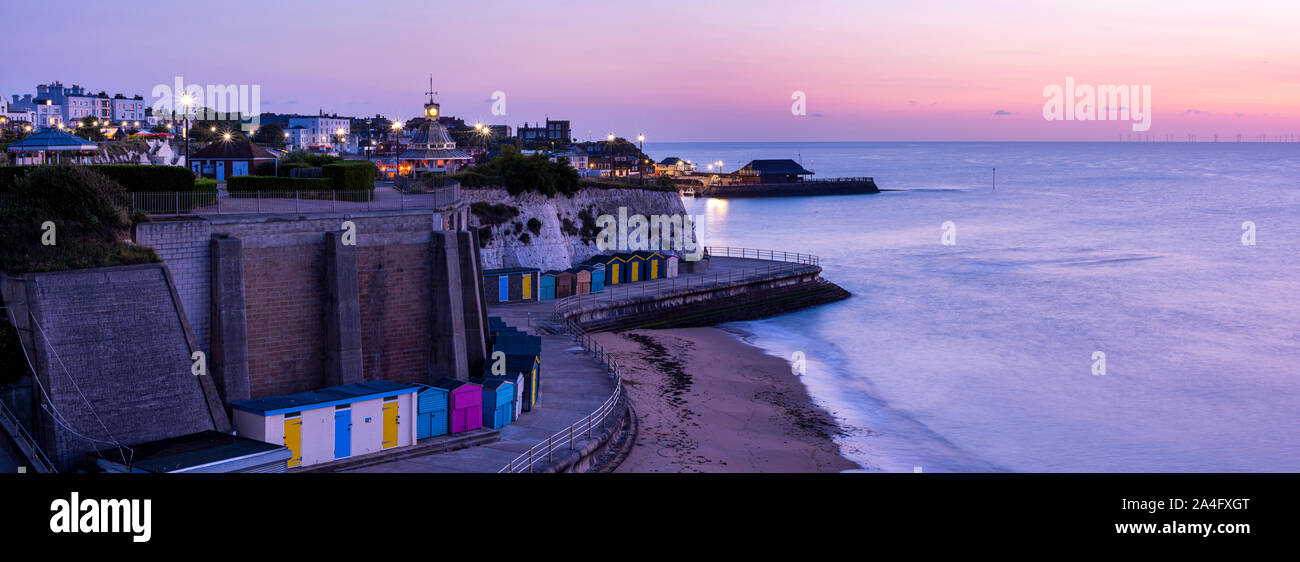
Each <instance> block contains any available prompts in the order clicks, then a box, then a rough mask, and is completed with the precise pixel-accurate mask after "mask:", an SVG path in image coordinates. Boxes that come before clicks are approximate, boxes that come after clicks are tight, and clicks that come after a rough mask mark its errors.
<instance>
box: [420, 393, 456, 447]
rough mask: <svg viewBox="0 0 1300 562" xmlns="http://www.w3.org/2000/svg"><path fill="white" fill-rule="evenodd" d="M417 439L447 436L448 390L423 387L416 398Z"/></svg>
mask: <svg viewBox="0 0 1300 562" xmlns="http://www.w3.org/2000/svg"><path fill="white" fill-rule="evenodd" d="M415 402H416V407H415V415H416V417H415V438H416V439H425V438H428V437H436V436H438V435H446V433H447V428H448V421H447V402H448V396H447V389H445V388H438V387H433V386H428V385H422V386H421V388H420V391H419V392H418V393H417V396H416V400H415Z"/></svg>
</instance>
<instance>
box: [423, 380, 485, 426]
mask: <svg viewBox="0 0 1300 562" xmlns="http://www.w3.org/2000/svg"><path fill="white" fill-rule="evenodd" d="M430 386H433V387H435V388H441V389H444V390H446V391H447V395H448V400H447V414H448V418H449V419H450V422H449V424H448V426H449V428H450V433H460V432H462V431H470V430H473V429H478V428H480V427H483V388H482V387H480V386H479V385H477V384H474V383H472V382H469V381H462V380H457V379H449V378H442V379H438V380H436V381H433V384H432V385H430Z"/></svg>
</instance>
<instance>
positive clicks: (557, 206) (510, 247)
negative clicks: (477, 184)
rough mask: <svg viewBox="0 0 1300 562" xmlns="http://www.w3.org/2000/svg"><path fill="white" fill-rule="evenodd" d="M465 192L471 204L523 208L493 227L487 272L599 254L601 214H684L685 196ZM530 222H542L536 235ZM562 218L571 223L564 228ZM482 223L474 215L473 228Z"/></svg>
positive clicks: (567, 263) (561, 264)
mask: <svg viewBox="0 0 1300 562" xmlns="http://www.w3.org/2000/svg"><path fill="white" fill-rule="evenodd" d="M461 194H462V195H463V196H464V197H465V199H466V201H468V202H469V203H470V204H471V205H473V204H474V203H476V202H477V203H487V204H490V205H508V206H510V207H513V208H516V209H518V210H519V214H518V215H517V216H515V217H514V218H510V219H508V220H506V221H505V222H504V223H502V224H497V225H491V226H490V228H491V237H490V238H489V239H488V242H487V245H486V246H484V247H483V249H482V255H483V267H484V268H488V269H490V268H497V267H514V266H525V267H536V268H539V269H541V270H543V271H545V270H548V269H568V268H569V267H571V266H573V265H574V264H576V263H578V262H581V261H583V260H585V259H587V258H589V257H591V256H593V255H595V254H598V253H600V250H598V249H597V248H596V245H595V242H594V237H595V236H596V233H598V232H599V231H600V229H599V228H598V227H597V226H596V224H595V221H596V218H597V217H599V216H600V215H603V214H609V215H613V216H617V215H618V208H619V207H627V213H628V215H629V216H630V215H635V214H640V215H644V216H647V217H648V216H651V215H675V216H678V217H681V216H685V214H686V208H685V206H684V205H682V199H681V196H679V195H678V194H677V193H674V192H662V191H643V190H639V189H591V188H588V189H583V190H582V191H580V192H578V193H577V194H575V195H574V196H573V197H566V196H564V195H556V196H555V197H547V196H545V195H541V194H537V193H523V194H520V195H516V196H511V195H510V194H508V193H506V190H504V189H464V190H462V191H461ZM529 219H537V221H538V222H540V223H541V225H540V228H539V229H538V231H537V233H536V234H534V233H533V231H532V230H531V229H530V228H529V227H528V224H529ZM564 219H568V220H569V221H570V223H571V225H570V226H568V227H566V225H565V221H564ZM482 221H483V217H481V216H479V215H477V214H475V213H473V212H471V213H470V224H471V226H473V227H474V228H475V229H478V228H479V227H481V226H485V225H483V224H482ZM584 226H585V228H584ZM523 234H527V235H528V236H527V237H526V239H527V241H526V242H525V241H523V240H521V239H520V238H521V235H523ZM584 235H585V236H584ZM482 236H483V234H482V233H481V234H480V237H482ZM584 238H588V240H584Z"/></svg>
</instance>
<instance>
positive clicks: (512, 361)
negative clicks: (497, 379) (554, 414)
mask: <svg viewBox="0 0 1300 562" xmlns="http://www.w3.org/2000/svg"><path fill="white" fill-rule="evenodd" d="M541 368H542V362H541V358H540V357H538V356H536V355H533V354H512V353H507V354H506V375H507V376H519V375H523V377H524V386H523V404H522V408H521V409H522V410H523V411H525V412H531V411H532V410H533V407H534V406H536V405H537V400H538V399H539V398H540V397H541V395H542V391H541V389H542V373H541Z"/></svg>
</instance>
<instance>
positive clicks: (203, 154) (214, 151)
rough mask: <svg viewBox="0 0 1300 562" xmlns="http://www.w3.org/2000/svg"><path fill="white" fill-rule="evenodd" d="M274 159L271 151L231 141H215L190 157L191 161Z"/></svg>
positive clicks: (246, 142)
mask: <svg viewBox="0 0 1300 562" xmlns="http://www.w3.org/2000/svg"><path fill="white" fill-rule="evenodd" d="M275 157H276V156H275V154H274V153H272V152H271V151H269V150H267V149H265V148H262V147H260V146H257V145H255V144H253V143H251V142H248V141H236V140H232V141H217V142H214V143H212V144H209V145H207V146H205V147H203V148H202V149H201V150H199V151H198V152H195V153H194V155H193V156H191V157H190V158H191V159H203V158H229V159H240V158H256V159H263V158H269V159H274V158H275Z"/></svg>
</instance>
